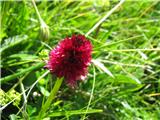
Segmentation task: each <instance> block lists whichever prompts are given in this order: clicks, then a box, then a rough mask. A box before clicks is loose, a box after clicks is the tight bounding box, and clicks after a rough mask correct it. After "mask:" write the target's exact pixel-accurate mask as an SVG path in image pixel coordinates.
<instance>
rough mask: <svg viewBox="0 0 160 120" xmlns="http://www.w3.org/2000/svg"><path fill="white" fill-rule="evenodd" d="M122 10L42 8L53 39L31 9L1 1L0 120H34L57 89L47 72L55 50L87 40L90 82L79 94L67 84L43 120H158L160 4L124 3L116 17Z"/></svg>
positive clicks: (72, 5)
mask: <svg viewBox="0 0 160 120" xmlns="http://www.w3.org/2000/svg"><path fill="white" fill-rule="evenodd" d="M118 4H119V1H116V0H115V1H107V0H106V1H105V2H99V1H98V0H97V1H96V0H90V1H89V0H87V1H80V0H78V1H74V0H70V1H69V0H63V1H39V2H36V6H37V8H38V12H39V14H40V17H41V18H42V19H43V21H44V22H45V24H46V25H48V27H49V32H48V31H47V30H46V26H45V27H44V28H43V29H42V28H41V27H42V26H40V24H39V19H38V18H39V17H38V16H37V13H36V11H35V9H34V7H33V4H32V2H31V1H25V0H23V1H0V9H1V14H0V15H1V17H0V19H1V31H0V38H1V39H0V40H1V49H0V54H1V79H0V82H1V89H0V105H1V109H0V113H1V118H2V119H4V120H7V119H11V120H13V119H36V117H37V116H38V114H39V112H40V111H42V105H43V104H44V103H45V101H46V100H47V98H48V96H49V93H50V91H51V90H52V88H53V86H54V84H55V81H56V79H55V78H54V77H52V76H51V75H50V74H49V72H48V71H47V70H46V69H44V68H43V66H44V63H45V61H46V60H48V53H49V51H50V48H54V47H55V46H56V45H57V44H58V42H59V41H60V40H62V39H64V38H65V37H66V36H71V35H72V34H83V35H87V38H88V39H90V41H91V42H92V44H93V46H94V48H93V54H92V57H93V60H92V61H93V62H92V64H91V66H90V67H89V73H88V76H87V78H86V80H85V81H83V82H79V83H78V85H77V87H76V88H75V89H71V88H69V87H68V86H67V85H66V83H65V82H63V83H62V86H61V88H60V89H59V91H58V93H57V95H56V97H55V99H54V100H53V103H52V104H51V105H50V106H49V108H48V110H47V111H46V112H45V119H51V120H52V119H54V120H60V119H61V120H65V119H67V120H79V119H86V120H94V119H95V120H97V119H98V120H99V119H100V120H106V119H107V120H132V119H136V120H159V119H160V107H159V106H160V27H159V26H160V1H158V0H156V1H151V0H148V1H145V0H141V1H134V0H130V1H125V2H124V3H122V5H120V7H118V8H116V9H115V11H113V12H112V11H111V10H113V8H114V7H115V6H116V5H118ZM109 13H110V15H109V16H107V14H109ZM106 16H107V17H106ZM103 18H105V20H104V19H103ZM96 25H97V26H96ZM94 26H96V27H95V28H94ZM40 30H41V32H40ZM44 33H45V34H44ZM48 35H49V36H48ZM47 37H49V39H48V40H47ZM44 38H45V39H44ZM20 96H21V97H20ZM91 113H92V114H91ZM93 113H94V114H93Z"/></svg>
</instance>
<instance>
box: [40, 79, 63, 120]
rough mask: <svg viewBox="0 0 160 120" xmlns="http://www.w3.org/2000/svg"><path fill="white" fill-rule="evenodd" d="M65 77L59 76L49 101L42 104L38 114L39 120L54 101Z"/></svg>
mask: <svg viewBox="0 0 160 120" xmlns="http://www.w3.org/2000/svg"><path fill="white" fill-rule="evenodd" d="M62 81H63V78H58V79H57V81H56V83H55V85H54V87H53V89H52V91H51V93H50V95H49V97H48V99H47V101H46V102H45V103H44V105H42V109H41V111H40V113H39V115H38V118H39V120H40V119H42V118H43V116H44V113H45V112H46V111H47V109H48V108H49V106H50V104H51V103H52V100H53V99H54V98H55V95H56V93H57V92H58V90H59V88H60V86H61V84H62Z"/></svg>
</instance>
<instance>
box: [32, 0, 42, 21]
mask: <svg viewBox="0 0 160 120" xmlns="http://www.w3.org/2000/svg"><path fill="white" fill-rule="evenodd" d="M32 4H33V7H34V9H35V11H36V14H37V16H38V20H39V22H40V24H41V23H42V22H43V19H42V18H41V15H40V13H39V11H38V8H37V6H36V3H35V1H34V0H32Z"/></svg>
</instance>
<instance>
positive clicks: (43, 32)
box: [40, 20, 49, 41]
mask: <svg viewBox="0 0 160 120" xmlns="http://www.w3.org/2000/svg"><path fill="white" fill-rule="evenodd" d="M40 24H41V26H40V39H41V40H42V41H48V39H49V27H48V25H46V23H45V22H44V21H43V20H41V22H40Z"/></svg>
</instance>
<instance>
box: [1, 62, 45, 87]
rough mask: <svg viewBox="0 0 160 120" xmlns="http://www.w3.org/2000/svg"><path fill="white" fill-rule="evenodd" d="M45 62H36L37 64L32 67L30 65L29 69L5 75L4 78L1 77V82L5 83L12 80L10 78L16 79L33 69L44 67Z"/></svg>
mask: <svg viewBox="0 0 160 120" xmlns="http://www.w3.org/2000/svg"><path fill="white" fill-rule="evenodd" d="M44 64H45V63H38V64H36V65H34V66H31V67H29V68H27V69H24V70H21V71H20V72H18V73H15V74H12V75H9V76H7V77H3V78H1V79H0V83H1V84H3V83H5V82H8V81H10V80H12V79H15V78H17V77H19V76H21V75H23V74H25V73H26V72H31V71H33V70H36V69H39V68H41V67H43V66H44Z"/></svg>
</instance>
